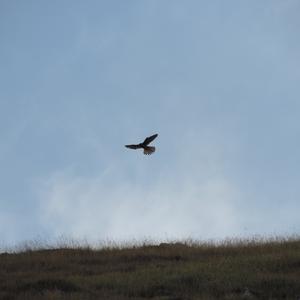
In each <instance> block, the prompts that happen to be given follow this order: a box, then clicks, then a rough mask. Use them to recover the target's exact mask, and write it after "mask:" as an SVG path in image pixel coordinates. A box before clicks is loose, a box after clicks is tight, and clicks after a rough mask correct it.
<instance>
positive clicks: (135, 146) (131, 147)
mask: <svg viewBox="0 0 300 300" xmlns="http://www.w3.org/2000/svg"><path fill="white" fill-rule="evenodd" d="M125 147H126V148H129V149H134V150H135V149H140V148H141V147H140V146H139V145H125Z"/></svg>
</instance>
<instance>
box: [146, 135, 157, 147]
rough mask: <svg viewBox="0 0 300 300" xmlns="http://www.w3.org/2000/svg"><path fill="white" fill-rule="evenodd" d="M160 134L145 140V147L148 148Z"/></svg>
mask: <svg viewBox="0 0 300 300" xmlns="http://www.w3.org/2000/svg"><path fill="white" fill-rule="evenodd" d="M157 136H158V134H154V135H151V136H149V137H147V138H145V140H144V141H143V145H144V146H147V145H149V144H150V143H151V142H152V141H153V140H155V139H156V138H157Z"/></svg>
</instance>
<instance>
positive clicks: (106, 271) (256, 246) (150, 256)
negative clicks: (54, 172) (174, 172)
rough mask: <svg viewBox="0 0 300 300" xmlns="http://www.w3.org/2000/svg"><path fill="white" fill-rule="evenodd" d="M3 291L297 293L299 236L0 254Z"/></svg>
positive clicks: (54, 295)
mask: <svg viewBox="0 0 300 300" xmlns="http://www.w3.org/2000/svg"><path fill="white" fill-rule="evenodd" d="M0 299H22V300H24V299H32V300H34V299H80V300H84V299H174V300H175V299H178V300H179V299H293V300H296V299H300V240H299V239H293V240H291V239H290V240H286V241H283V240H281V241H278V240H277V241H267V242H262V241H243V242H224V243H222V244H220V245H213V244H197V243H173V244H172V243H170V244H160V245H158V246H155V245H152V246H151V245H145V246H139V247H134V246H132V247H127V248H120V249H117V248H107V249H101V250H92V249H89V248H88V247H87V248H73V249H72V248H60V249H41V250H26V251H23V252H18V253H2V254H1V255H0Z"/></svg>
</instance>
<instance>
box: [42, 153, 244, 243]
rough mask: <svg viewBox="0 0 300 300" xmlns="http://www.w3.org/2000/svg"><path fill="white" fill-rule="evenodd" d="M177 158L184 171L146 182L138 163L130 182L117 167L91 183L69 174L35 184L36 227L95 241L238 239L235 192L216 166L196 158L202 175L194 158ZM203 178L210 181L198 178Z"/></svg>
mask: <svg viewBox="0 0 300 300" xmlns="http://www.w3.org/2000/svg"><path fill="white" fill-rule="evenodd" d="M195 151H196V150H195ZM199 152H201V151H200V150H199ZM212 153H213V154H212V155H215V154H214V152H212ZM198 154H199V153H198ZM200 154H201V153H200ZM202 154H203V153H202ZM137 155H142V154H140V153H139V154H137ZM145 159H148V158H146V157H145ZM151 159H153V160H155V157H152V158H151ZM182 159H183V160H186V167H184V163H181V164H180V168H181V169H176V171H175V172H176V174H170V171H168V170H162V171H161V172H160V173H159V174H158V176H157V178H156V179H152V180H150V182H149V183H145V182H143V180H140V179H139V177H138V176H139V174H140V171H141V168H142V164H141V163H139V164H140V165H139V166H138V167H137V173H136V177H132V178H126V176H123V175H124V174H126V170H123V169H122V165H120V166H117V167H111V168H109V169H107V170H106V171H104V172H103V173H101V174H99V175H96V176H94V177H92V178H91V177H89V178H88V177H82V176H76V175H72V174H70V172H62V173H60V174H54V175H53V176H52V177H51V178H49V179H46V180H45V181H44V182H40V191H39V198H40V212H41V223H42V224H43V227H46V228H51V230H50V231H51V232H54V235H56V236H59V235H70V236H73V237H80V238H82V237H87V238H92V239H99V240H101V239H106V238H108V239H113V240H126V239H143V238H153V239H166V238H176V239H180V238H188V237H191V238H213V237H214V238H222V237H223V238H224V237H226V236H231V235H237V234H239V233H240V231H241V224H240V223H239V222H240V219H239V215H238V211H237V208H236V203H237V201H238V198H239V193H240V192H239V190H238V188H237V187H236V186H235V185H234V184H233V183H232V182H230V181H229V180H228V179H226V178H225V176H223V175H222V172H219V173H218V175H217V173H216V172H215V168H216V166H215V165H214V164H211V165H210V164H207V162H205V161H204V160H206V157H205V156H202V157H201V156H200V160H201V159H202V165H201V161H200V160H199V159H198V161H197V164H199V165H201V167H202V170H201V172H199V171H198V170H197V168H196V169H193V168H190V167H191V162H188V160H193V159H194V158H193V154H191V153H190V156H184V157H183V158H182ZM215 160H216V159H215V158H213V159H212V161H215ZM219 163H222V162H219ZM145 168H146V167H145ZM221 168H222V166H220V169H221ZM145 172H147V170H145ZM205 173H206V174H209V175H210V176H208V177H205V176H203V174H205ZM152 174H153V173H152ZM213 174H215V175H213ZM116 178H118V179H117V180H116Z"/></svg>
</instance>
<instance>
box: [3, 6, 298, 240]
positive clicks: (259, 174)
mask: <svg viewBox="0 0 300 300" xmlns="http://www.w3.org/2000/svg"><path fill="white" fill-rule="evenodd" d="M299 13H300V3H299V1H297V0H285V1H282V0H272V1H271V0H270V1H267V0H266V1H260V0H254V1H233V0H232V1H231V0H230V1H226V2H225V1H221V0H220V1H196V0H195V1H177V0H172V1H171V0H166V1H158V0H152V1H138V0H130V1H26V3H25V2H24V1H5V0H4V1H1V2H0V44H1V47H0V65H1V68H0V163H1V168H0V205H1V210H0V244H1V243H2V244H4V245H6V244H9V243H18V242H21V241H23V240H30V239H35V238H37V237H42V238H44V239H55V238H57V237H59V236H62V235H63V236H70V237H74V238H87V239H90V240H103V239H112V240H128V239H144V238H153V239H182V238H195V239H211V238H226V237H234V236H242V237H246V236H249V235H255V234H260V235H282V234H299V232H300V218H299V213H298V212H299V211H300V202H299V197H300V185H299V181H300V170H299V164H300V155H299V150H298V149H299V146H300V140H299V136H300V100H299V99H300V87H299V81H300V38H299V28H300V21H299V20H300V19H299ZM153 133H158V134H159V137H158V139H157V140H156V141H155V145H156V146H157V152H156V153H155V154H154V155H153V156H150V157H146V156H144V155H143V154H142V153H141V152H137V151H130V150H128V149H126V148H124V144H127V143H134V142H139V141H140V140H143V139H144V137H146V136H148V135H150V134H153Z"/></svg>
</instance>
